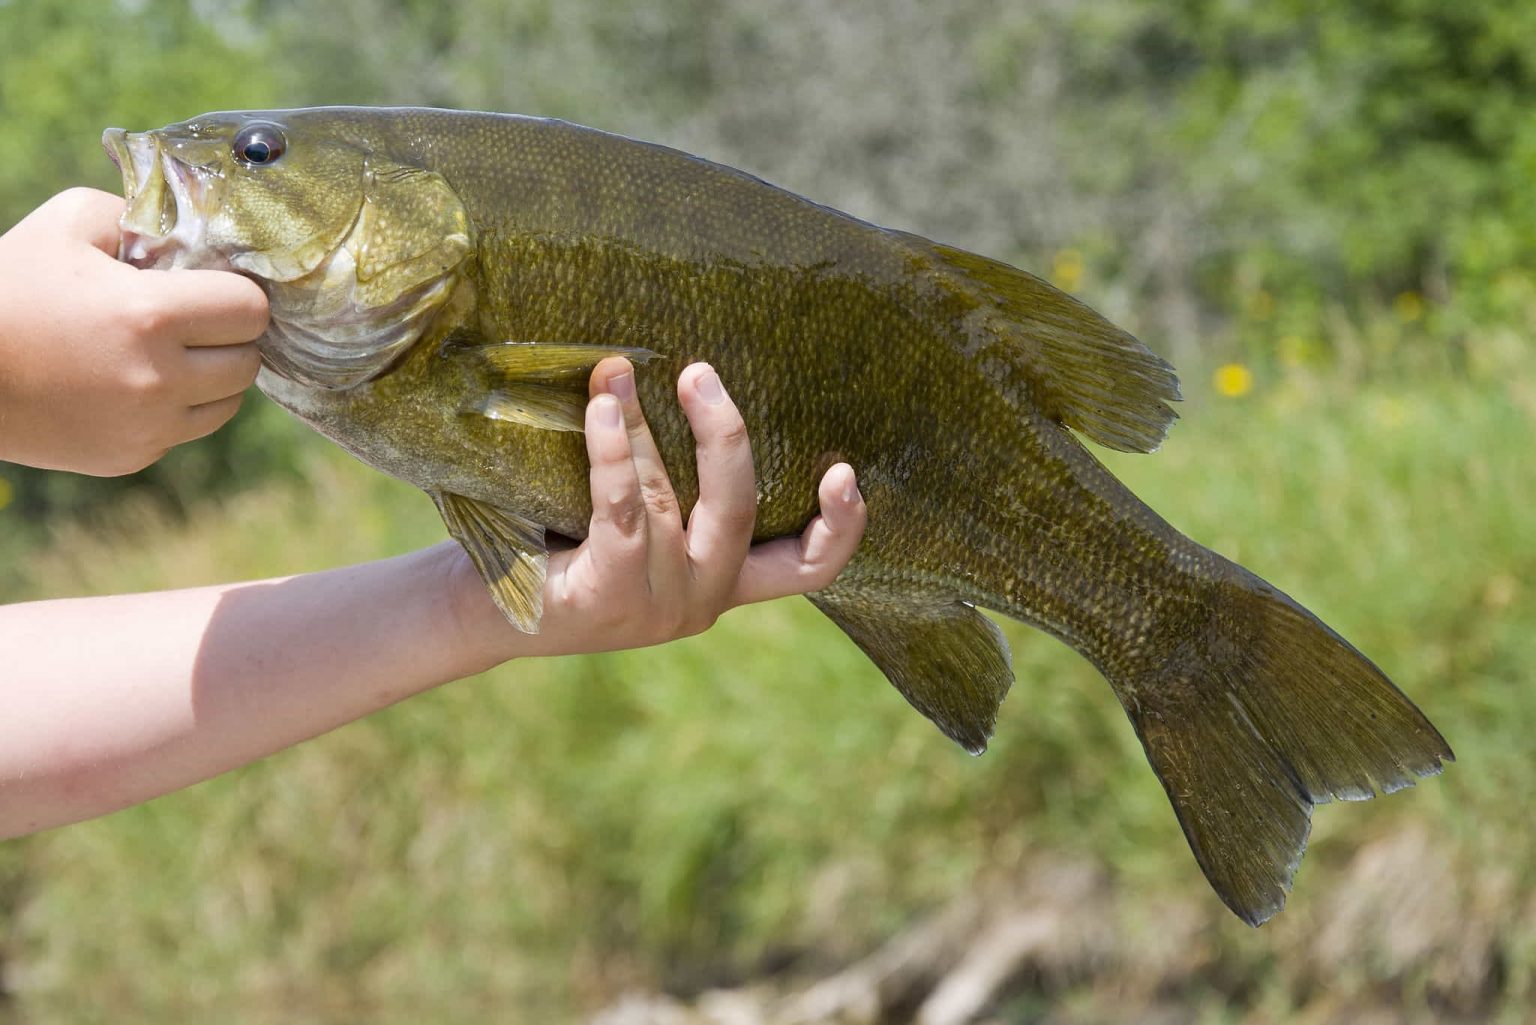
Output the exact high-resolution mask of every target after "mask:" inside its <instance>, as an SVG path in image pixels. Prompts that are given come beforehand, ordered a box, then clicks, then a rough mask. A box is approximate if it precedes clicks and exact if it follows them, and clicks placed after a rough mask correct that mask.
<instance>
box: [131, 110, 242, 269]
mask: <svg viewBox="0 0 1536 1025" xmlns="http://www.w3.org/2000/svg"><path fill="white" fill-rule="evenodd" d="M101 142H102V147H103V148H104V149H105V150H106V151H107V156H108V157H110V158H111V160H112V162H113V163H114V164H116V165H117V169H118V171H119V172H120V173H121V174H122V178H123V200H124V206H123V215H122V217H121V219H120V220H119V222H118V224H119V230H120V235H119V241H118V252H117V258H118V259H119V260H122V261H123V262H125V263H129V264H132V265H133V266H135V267H139V268H141V269H145V268H156V269H163V268H168V267H190V266H197V267H205V268H206V267H227V261H224V260H219V259H214V258H212V257H211V254H208V253H207V252H205V251H204V241H205V235H206V229H207V212H208V211H209V210H211V209H212V207H211V204H210V203H209V198H210V192H211V190H212V185H213V181H214V180H215V179H217V178H219V177H221V176H220V175H219V172H218V171H217V170H216V169H215V168H211V167H208V166H205V165H200V164H194V163H191V162H189V161H186V160H183V159H181V158H180V157H179V156H178V155H177V154H176V152H175V148H176V147H175V145H174V143H173V144H171V145H167V144H166V142H165V140H163V139H162V138H161V136H160V134H159V133H157V132H141V133H138V134H132V133H129V132H127V131H125V130H123V129H121V128H109V129H107V130H106V131H105V132H103V133H102V137H101Z"/></svg>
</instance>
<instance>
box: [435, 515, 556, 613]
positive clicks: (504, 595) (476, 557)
mask: <svg viewBox="0 0 1536 1025" xmlns="http://www.w3.org/2000/svg"><path fill="white" fill-rule="evenodd" d="M431 494H432V501H434V502H436V503H437V510H438V512H440V513H442V514H443V522H444V523H445V524H447V526H448V533H450V534H452V535H453V537H454V539H455V540H456V541H458V542H459V544H461V545H463V546H464V551H465V553H466V554H467V555H468V556H469V561H470V562H472V563H474V565H475V569H477V570H479V571H480V577H481V579H482V580H484V581H485V586H486V587H488V588H490V591H491V597H492V598H493V599H494V600H495V602H496V605H497V607H498V608H500V609H501V612H502V615H504V616H506V617H507V620H508V622H510V623H511V624H512V625H513V626H515V627H517V628H518V629H519V630H521V631H523V633H530V634H532V633H538V632H539V617H540V616H542V615H543V614H544V568H545V564H546V563H547V562H548V560H549V551H548V549H546V548H545V547H544V528H543V527H542V526H540V525H539V524H537V523H534V522H533V521H532V520H529V519H526V518H525V517H522V516H519V515H517V514H516V513H513V512H508V511H507V510H505V509H502V508H499V507H497V506H494V505H491V504H489V503H487V502H481V501H478V500H476V499H473V498H465V497H464V496H463V495H455V494H453V493H451V492H446V491H434V492H432V493H431Z"/></svg>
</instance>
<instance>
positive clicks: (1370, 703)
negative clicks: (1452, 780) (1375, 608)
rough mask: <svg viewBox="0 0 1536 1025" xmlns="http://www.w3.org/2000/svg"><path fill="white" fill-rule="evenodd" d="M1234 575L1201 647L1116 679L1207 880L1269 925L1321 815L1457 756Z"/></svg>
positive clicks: (1315, 626) (1325, 632)
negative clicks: (1317, 809)
mask: <svg viewBox="0 0 1536 1025" xmlns="http://www.w3.org/2000/svg"><path fill="white" fill-rule="evenodd" d="M1231 570H1232V573H1231V576H1230V577H1229V578H1228V579H1227V580H1224V581H1223V582H1222V584H1221V585H1220V588H1221V591H1222V593H1221V595H1220V597H1219V599H1218V601H1217V602H1216V605H1215V607H1214V608H1213V610H1212V615H1211V620H1210V622H1209V623H1208V624H1207V627H1206V629H1205V631H1203V632H1202V633H1201V635H1200V636H1197V637H1192V638H1188V639H1186V640H1185V642H1184V643H1183V644H1182V645H1180V647H1179V648H1178V649H1177V650H1175V651H1174V653H1173V654H1172V656H1171V657H1170V658H1168V659H1167V660H1166V661H1164V662H1162V663H1161V664H1160V665H1157V666H1156V667H1154V668H1153V669H1151V670H1149V671H1147V672H1145V673H1144V674H1143V675H1142V676H1141V677H1140V678H1138V679H1129V680H1115V681H1112V682H1114V683H1115V689H1116V692H1117V693H1118V694H1119V695H1120V699H1121V701H1122V702H1123V703H1124V704H1125V708H1126V711H1127V713H1128V714H1129V715H1130V717H1131V722H1132V723H1134V724H1135V726H1136V732H1137V734H1138V735H1139V736H1140V738H1141V743H1142V746H1143V747H1144V748H1145V749H1146V752H1147V759H1148V761H1150V762H1151V763H1152V768H1153V769H1154V770H1156V772H1157V776H1158V779H1160V780H1161V781H1162V784H1163V789H1165V790H1166V791H1167V792H1168V799H1169V800H1170V801H1172V802H1173V810H1174V812H1175V813H1176V814H1177V815H1178V817H1179V824H1180V825H1181V826H1183V827H1184V835H1185V836H1186V837H1187V838H1188V840H1189V845H1190V847H1191V848H1193V850H1194V853H1195V860H1196V861H1198V862H1199V863H1200V868H1201V869H1202V870H1203V871H1204V872H1205V876H1206V878H1207V879H1208V880H1209V881H1210V883H1211V885H1212V886H1213V887H1214V888H1215V890H1216V892H1217V894H1218V895H1220V897H1221V899H1222V900H1223V901H1225V902H1226V904H1227V906H1228V907H1230V908H1231V909H1232V910H1233V911H1235V912H1236V913H1237V914H1238V916H1239V917H1241V918H1242V919H1243V920H1244V921H1246V922H1247V923H1248V924H1249V925H1261V924H1262V923H1263V922H1265V921H1266V920H1267V919H1269V918H1270V916H1272V915H1274V914H1275V912H1277V911H1279V910H1280V909H1281V907H1283V906H1284V904H1285V896H1286V894H1287V893H1288V892H1289V891H1290V888H1291V879H1292V877H1293V876H1294V875H1295V873H1296V867H1297V865H1298V864H1299V862H1300V861H1301V854H1302V851H1303V850H1305V849H1306V845H1307V836H1308V834H1309V832H1310V831H1311V819H1312V806H1313V805H1315V804H1323V803H1325V802H1327V801H1331V800H1333V799H1334V798H1340V799H1342V800H1346V801H1360V800H1365V799H1366V798H1369V797H1373V796H1375V794H1376V793H1377V792H1378V791H1379V792H1381V793H1391V792H1392V791H1394V790H1400V789H1402V788H1403V787H1406V786H1410V785H1412V784H1413V782H1414V779H1415V777H1418V776H1428V775H1432V774H1434V773H1437V772H1439V771H1440V768H1441V763H1442V761H1452V760H1454V756H1453V755H1452V753H1451V749H1450V747H1449V746H1448V745H1447V744H1446V742H1445V739H1444V738H1443V737H1441V736H1440V734H1439V732H1438V731H1437V730H1436V729H1435V728H1434V727H1433V726H1432V725H1430V723H1429V720H1428V719H1426V718H1425V717H1424V715H1423V713H1421V712H1420V711H1419V710H1418V709H1417V708H1415V707H1414V705H1413V703H1412V702H1411V701H1409V700H1408V699H1407V698H1406V697H1404V696H1403V694H1402V692H1401V691H1399V690H1398V689H1397V688H1396V687H1394V686H1393V685H1392V683H1391V681H1389V680H1388V679H1387V678H1386V676H1384V675H1383V674H1382V672H1381V670H1379V669H1377V668H1376V667H1375V666H1374V665H1372V664H1371V662H1370V660H1369V659H1367V658H1366V657H1365V656H1364V655H1361V654H1360V653H1359V652H1358V651H1356V650H1355V649H1354V648H1353V647H1351V646H1350V644H1349V643H1348V642H1347V641H1345V640H1344V639H1343V638H1342V637H1340V636H1339V635H1338V634H1336V633H1334V632H1333V631H1332V630H1330V629H1329V628H1328V627H1327V626H1326V625H1324V624H1323V623H1322V622H1321V621H1320V620H1319V619H1318V618H1317V617H1316V616H1314V615H1312V614H1311V613H1310V612H1308V611H1307V610H1306V609H1304V608H1302V607H1301V606H1300V605H1298V604H1297V603H1296V602H1294V601H1292V600H1291V599H1290V598H1289V597H1287V596H1286V595H1284V594H1282V593H1280V592H1279V591H1277V590H1275V589H1274V588H1273V587H1270V586H1269V585H1268V584H1266V583H1265V582H1264V581H1262V580H1260V579H1259V578H1258V577H1256V576H1254V575H1253V574H1251V573H1249V572H1248V571H1247V570H1244V569H1242V568H1241V567H1239V566H1236V565H1232V566H1231Z"/></svg>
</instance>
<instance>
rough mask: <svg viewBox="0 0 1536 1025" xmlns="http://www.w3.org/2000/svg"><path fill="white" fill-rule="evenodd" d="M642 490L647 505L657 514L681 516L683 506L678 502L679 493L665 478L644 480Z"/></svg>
mask: <svg viewBox="0 0 1536 1025" xmlns="http://www.w3.org/2000/svg"><path fill="white" fill-rule="evenodd" d="M640 490H641V492H642V493H643V494H644V495H645V507H646V508H648V509H650V510H651V511H652V512H654V513H655V514H656V515H658V516H665V517H673V518H680V517H681V515H682V512H681V506H680V505H679V504H678V501H677V495H676V494H675V493H674V492H673V491H672V488H671V487H670V486H669V485H668V484H667V482H666V481H665V480H651V481H646V482H642V483H641V485H640Z"/></svg>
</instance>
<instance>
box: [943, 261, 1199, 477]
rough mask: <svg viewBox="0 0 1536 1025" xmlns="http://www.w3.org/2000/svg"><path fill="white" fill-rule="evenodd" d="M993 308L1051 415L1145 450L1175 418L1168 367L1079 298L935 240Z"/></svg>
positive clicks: (1118, 445) (1106, 440)
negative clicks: (1171, 403)
mask: <svg viewBox="0 0 1536 1025" xmlns="http://www.w3.org/2000/svg"><path fill="white" fill-rule="evenodd" d="M932 251H933V252H935V253H936V254H937V255H938V257H939V259H940V260H942V261H943V264H944V266H946V267H947V268H949V269H950V270H951V271H954V272H956V273H958V274H960V275H961V277H962V282H963V287H965V288H966V289H967V290H968V291H972V292H974V293H979V295H978V298H980V299H982V300H983V301H984V302H988V303H990V304H991V305H992V306H993V307H994V308H995V309H996V311H997V315H996V316H994V317H991V318H988V326H989V327H990V328H991V329H992V330H993V331H996V332H998V333H999V334H1000V335H1001V336H1003V337H1004V338H1006V339H1007V340H1008V341H1009V342H1011V343H1012V345H1013V347H1014V349H1015V351H1016V352H1017V353H1018V354H1019V355H1020V356H1022V361H1021V362H1022V367H1023V370H1024V372H1025V374H1026V375H1027V376H1028V378H1029V380H1030V382H1031V383H1032V384H1033V385H1034V388H1033V389H1032V392H1033V393H1034V394H1033V397H1034V398H1035V399H1036V400H1037V401H1039V402H1041V403H1042V404H1043V405H1044V406H1045V409H1046V412H1048V413H1049V414H1050V415H1052V416H1054V417H1056V418H1057V419H1058V420H1060V421H1061V422H1062V423H1064V424H1066V425H1067V426H1068V427H1071V428H1073V429H1075V430H1078V431H1081V432H1082V433H1083V434H1084V435H1086V436H1087V437H1089V438H1090V439H1092V440H1093V441H1095V442H1098V443H1099V444H1100V445H1103V446H1105V447H1106V448H1113V449H1118V450H1120V451H1121V452H1151V451H1152V450H1154V449H1156V448H1157V446H1158V445H1160V444H1162V441H1163V438H1164V437H1166V436H1167V434H1168V428H1169V427H1170V426H1172V424H1173V421H1174V420H1176V419H1178V414H1177V413H1175V412H1174V411H1173V410H1172V409H1171V408H1170V407H1169V406H1168V403H1170V402H1177V401H1178V400H1179V399H1180V398H1181V396H1180V394H1179V379H1178V375H1177V374H1175V373H1174V370H1173V367H1171V366H1169V365H1168V363H1167V362H1166V361H1164V360H1163V359H1162V358H1161V357H1159V356H1158V355H1156V354H1155V353H1153V352H1152V350H1150V349H1148V348H1147V347H1146V346H1145V345H1143V344H1142V343H1141V342H1139V341H1137V340H1136V339H1135V338H1134V337H1132V336H1131V335H1129V334H1127V333H1126V332H1124V331H1122V330H1120V329H1119V328H1117V327H1115V325H1113V324H1111V323H1110V322H1109V321H1108V320H1105V319H1104V318H1103V317H1101V316H1100V315H1099V314H1097V313H1095V312H1094V311H1093V310H1091V309H1089V308H1088V307H1087V306H1085V305H1084V304H1083V303H1081V302H1079V301H1077V300H1076V299H1074V298H1072V297H1071V296H1070V295H1067V294H1066V293H1065V292H1063V291H1061V290H1060V289H1058V288H1056V287H1054V286H1052V285H1050V284H1048V283H1047V282H1045V281H1042V280H1040V279H1039V278H1037V277H1035V276H1034V275H1032V274H1026V273H1025V272H1024V271H1021V270H1018V269H1016V268H1014V267H1010V266H1008V265H1007V264H1005V263H999V262H998V261H996V260H990V259H988V258H987V257H984V256H978V255H976V254H975V253H968V252H966V251H965V250H963V249H954V248H951V247H949V246H941V245H933V246H932Z"/></svg>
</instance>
